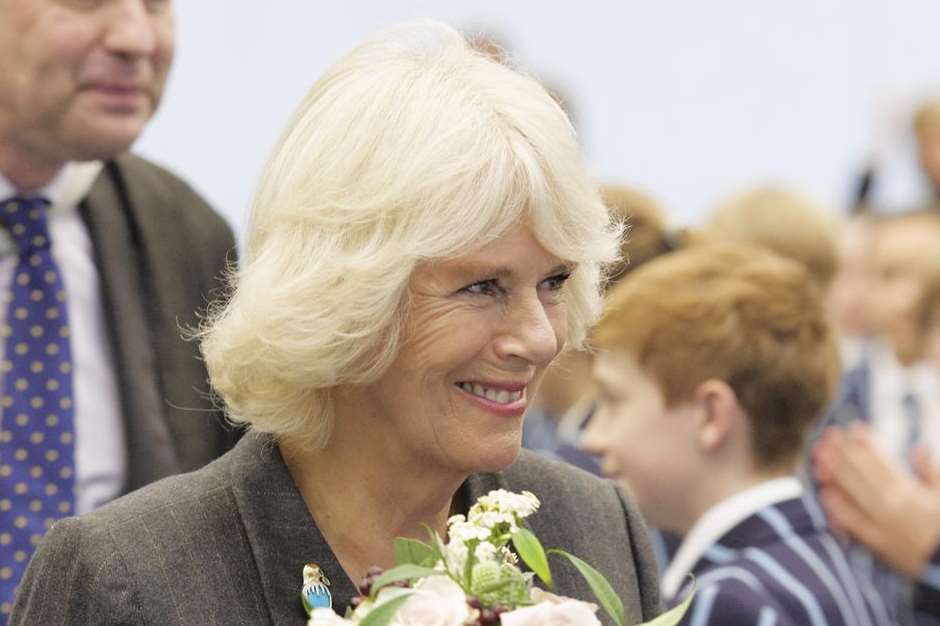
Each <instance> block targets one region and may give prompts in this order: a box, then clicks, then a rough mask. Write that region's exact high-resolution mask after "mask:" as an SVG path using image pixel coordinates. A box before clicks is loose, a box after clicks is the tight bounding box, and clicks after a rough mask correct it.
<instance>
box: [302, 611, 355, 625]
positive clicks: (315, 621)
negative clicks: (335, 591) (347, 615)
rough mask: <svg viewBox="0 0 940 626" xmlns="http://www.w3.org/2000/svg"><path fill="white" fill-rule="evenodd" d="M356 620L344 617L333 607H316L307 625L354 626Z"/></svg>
mask: <svg viewBox="0 0 940 626" xmlns="http://www.w3.org/2000/svg"><path fill="white" fill-rule="evenodd" d="M353 624H355V622H352V621H350V620H348V619H343V618H342V617H340V616H339V615H337V614H336V613H334V612H333V609H314V611H313V613H311V614H310V621H308V622H307V626H352V625H353Z"/></svg>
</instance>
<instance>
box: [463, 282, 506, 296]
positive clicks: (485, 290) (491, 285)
mask: <svg viewBox="0 0 940 626" xmlns="http://www.w3.org/2000/svg"><path fill="white" fill-rule="evenodd" d="M460 291H462V292H464V293H469V294H473V295H475V296H494V295H497V294H499V293H500V288H499V283H498V282H497V280H496V279H495V278H490V279H489V280H481V281H479V282H475V283H473V284H472V285H467V286H466V287H464V288H463V289H461V290H460Z"/></svg>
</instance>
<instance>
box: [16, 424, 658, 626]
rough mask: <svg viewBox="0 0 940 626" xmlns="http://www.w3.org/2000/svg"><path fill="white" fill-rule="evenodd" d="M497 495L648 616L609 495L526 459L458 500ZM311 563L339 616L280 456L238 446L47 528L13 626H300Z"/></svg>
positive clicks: (346, 594)
mask: <svg viewBox="0 0 940 626" xmlns="http://www.w3.org/2000/svg"><path fill="white" fill-rule="evenodd" d="M497 488H505V489H511V490H514V491H520V490H523V489H527V490H529V491H532V492H533V493H535V494H536V495H537V496H538V497H539V498H540V499H541V500H542V508H541V509H540V510H539V512H538V513H536V514H535V515H533V516H532V517H531V518H529V521H530V527H531V529H532V530H533V531H534V532H535V533H536V534H537V535H538V537H539V538H540V539H541V540H542V542H543V544H544V545H545V546H546V547H560V548H564V549H566V550H568V551H570V552H572V553H574V554H576V555H578V556H580V557H581V558H583V559H585V560H587V561H588V562H589V563H591V564H592V565H594V566H595V567H596V568H598V569H599V570H601V571H602V572H603V573H604V574H605V575H606V576H607V578H608V580H609V581H610V582H611V584H612V585H613V587H614V588H615V589H616V590H617V591H618V592H619V593H620V595H621V597H622V598H623V601H624V604H625V606H626V614H627V623H628V624H636V623H639V622H642V621H646V620H648V619H650V618H652V617H654V616H655V615H656V614H658V612H659V591H658V577H657V572H656V569H655V565H654V562H653V558H652V555H651V552H650V548H649V544H648V542H647V538H646V532H645V528H644V526H643V522H642V520H641V519H640V517H639V515H638V514H637V513H636V511H635V510H634V509H633V508H632V507H631V505H630V504H629V502H628V501H627V500H626V499H625V498H624V497H623V496H622V495H621V494H620V492H619V491H618V490H617V489H616V488H614V487H613V486H612V485H611V484H610V483H608V482H605V481H601V480H598V479H596V478H594V477H592V476H590V475H588V474H587V473H584V472H581V471H580V470H577V469H574V468H571V467H569V466H567V465H564V464H561V463H558V462H555V461H550V460H546V459H542V458H540V457H537V456H535V455H533V454H531V453H528V452H525V451H523V452H522V454H521V455H520V457H519V459H518V460H517V461H516V462H515V463H514V464H513V465H512V466H511V467H509V468H508V469H507V470H505V471H504V472H500V473H497V474H479V475H474V476H471V477H470V478H469V479H468V481H467V482H466V483H465V485H464V495H465V497H466V498H467V499H469V500H470V501H472V499H475V498H476V497H478V496H480V495H483V494H485V493H486V492H487V491H489V490H491V489H497ZM336 497H342V494H336ZM311 561H312V562H316V563H318V564H320V566H321V567H322V569H323V570H324V572H325V573H326V574H327V576H328V577H329V578H330V579H331V580H332V591H333V598H334V606H335V607H339V609H338V610H339V611H340V612H341V611H342V610H344V608H345V607H346V606H347V605H348V603H349V601H350V600H351V598H352V597H353V596H354V595H355V593H356V592H355V588H354V585H353V583H352V582H351V581H350V580H349V579H348V578H347V577H346V576H345V574H344V573H343V570H342V569H341V567H340V565H339V563H338V561H337V559H336V557H335V556H334V555H333V553H332V552H331V551H330V548H329V546H328V545H327V543H326V542H325V541H324V539H323V537H322V536H321V535H320V532H319V530H318V529H317V527H316V525H315V524H314V522H313V519H312V518H311V516H310V513H309V511H308V510H307V508H306V505H305V504H304V501H303V499H302V497H301V495H300V493H299V492H298V491H297V488H296V486H295V485H294V482H293V479H292V478H291V475H290V473H289V472H288V470H287V467H286V466H285V464H284V461H283V459H282V458H281V454H280V451H279V449H278V447H277V445H276V444H275V443H274V442H273V441H272V440H271V439H270V438H268V437H265V436H263V435H254V434H252V435H247V436H245V437H244V438H243V439H242V441H241V442H240V443H239V444H238V445H237V446H236V447H235V449H234V450H232V451H231V452H229V453H228V454H226V455H225V456H223V457H222V458H220V459H218V460H217V461H215V462H213V463H212V464H210V465H208V466H206V467H205V468H203V469H201V470H199V471H196V472H193V473H190V474H183V475H180V476H174V477H171V478H166V479H164V480H161V481H159V482H157V483H154V484H152V485H150V486H148V487H145V488H144V489H141V490H139V491H136V492H134V493H132V494H130V495H128V496H125V497H123V498H120V499H118V500H116V501H114V502H113V503H111V504H109V505H107V506H105V507H103V508H102V509H99V510H98V511H95V512H94V513H91V514H88V515H84V516H81V517H76V518H67V519H64V520H62V521H60V522H59V523H57V524H56V525H55V526H54V527H53V529H52V530H51V531H50V532H49V534H48V535H47V536H46V538H45V539H44V541H43V543H42V544H41V545H40V547H39V549H38V550H37V552H36V554H35V556H34V557H33V560H32V561H31V563H30V565H29V568H28V570H27V572H26V576H25V578H24V580H23V583H22V585H21V587H20V591H19V595H18V596H17V599H16V603H15V605H14V608H13V615H12V618H11V622H10V623H11V624H14V625H21V624H29V625H33V624H43V625H52V624H70V625H73V626H77V625H79V624H224V625H226V626H229V625H236V624H279V625H280V624H297V625H301V624H304V623H305V620H306V615H305V614H304V611H303V608H302V606H301V602H300V586H301V570H302V568H303V565H304V564H305V563H307V562H311ZM552 569H553V574H554V577H555V579H556V580H555V583H556V585H555V586H556V588H555V591H556V592H557V593H560V594H563V595H568V596H573V597H576V598H581V599H585V600H590V599H592V596H591V593H590V591H589V589H588V587H587V586H586V584H585V583H584V582H583V581H582V579H581V578H580V576H579V575H578V574H577V572H576V571H575V570H574V569H573V568H572V567H570V566H568V564H567V562H562V561H553V563H552ZM599 617H600V618H601V619H602V621H604V623H605V624H606V625H608V626H609V625H610V622H609V621H606V620H607V617H606V615H600V614H599Z"/></svg>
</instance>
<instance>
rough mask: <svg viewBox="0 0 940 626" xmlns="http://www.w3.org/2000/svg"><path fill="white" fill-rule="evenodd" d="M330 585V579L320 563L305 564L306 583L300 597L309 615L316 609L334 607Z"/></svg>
mask: <svg viewBox="0 0 940 626" xmlns="http://www.w3.org/2000/svg"><path fill="white" fill-rule="evenodd" d="M329 587H330V579H329V578H327V577H326V576H325V575H324V574H323V571H322V570H321V569H320V566H319V565H317V564H316V563H307V564H306V565H304V585H303V587H301V589H300V597H301V599H302V600H303V603H304V610H305V611H307V615H310V614H312V613H313V610H314V609H331V608H333V594H331V593H330V589H329Z"/></svg>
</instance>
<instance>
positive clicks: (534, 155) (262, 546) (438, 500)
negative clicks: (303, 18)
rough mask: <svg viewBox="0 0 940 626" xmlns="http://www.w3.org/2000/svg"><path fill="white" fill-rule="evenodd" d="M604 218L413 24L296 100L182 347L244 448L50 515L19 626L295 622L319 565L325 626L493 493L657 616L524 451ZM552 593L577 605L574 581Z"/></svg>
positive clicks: (519, 107) (636, 579)
mask: <svg viewBox="0 0 940 626" xmlns="http://www.w3.org/2000/svg"><path fill="white" fill-rule="evenodd" d="M618 235H619V232H618V228H617V227H615V226H611V225H610V220H609V218H608V216H607V212H606V210H605V208H604V205H603V203H602V202H601V200H600V198H599V196H598V192H597V189H596V188H595V186H594V184H593V183H592V182H591V179H590V178H589V176H588V175H587V173H586V172H585V169H584V165H583V163H582V159H581V156H580V155H579V151H578V147H577V144H576V142H575V138H574V135H573V132H572V129H571V126H570V124H569V123H568V120H567V119H566V117H565V115H564V113H563V112H562V111H561V109H560V108H559V107H558V105H557V104H556V103H555V102H554V101H553V100H552V98H551V97H550V96H549V95H548V94H547V93H546V92H545V90H544V89H543V88H542V87H540V86H539V85H538V84H537V83H536V82H535V81H533V80H531V79H529V78H526V77H524V76H521V75H520V74H518V73H515V72H513V71H511V70H510V69H508V68H507V67H505V66H503V65H500V64H499V63H496V62H494V61H492V60H490V59H488V58H486V57H485V56H482V55H481V54H479V53H477V52H475V51H473V50H472V49H471V48H470V47H469V46H468V45H467V43H466V42H465V41H464V39H463V38H462V37H461V36H460V35H458V34H457V33H456V32H455V31H453V30H452V29H450V28H449V27H446V26H443V25H441V24H437V23H433V22H418V23H412V24H407V25H404V26H400V27H397V28H393V29H391V30H389V31H386V32H383V33H381V34H379V35H378V36H376V37H374V38H372V39H371V40H369V41H368V42H366V43H365V44H364V45H362V46H361V47H359V48H358V49H356V50H354V51H353V52H351V53H350V54H348V55H347V56H346V57H345V58H343V59H342V60H341V61H340V62H339V63H338V64H337V65H335V66H334V67H333V68H331V69H330V70H329V71H328V72H327V73H326V74H325V75H324V76H323V77H322V78H321V79H320V80H319V82H317V83H316V85H315V86H314V87H313V89H312V90H311V91H310V93H309V94H308V95H307V97H306V98H305V99H304V101H303V102H302V104H301V106H300V108H299V110H298V112H297V113H296V115H295V116H294V118H293V120H292V121H291V122H290V124H289V125H288V128H287V130H286V131H285V133H284V135H283V137H282V139H281V141H280V143H279V145H278V146H277V148H276V149H275V151H274V154H273V156H272V157H271V159H270V161H269V163H268V165H267V168H266V170H265V172H264V176H263V179H262V183H261V186H260V189H259V191H258V193H257V197H256V199H255V202H254V205H253V208H252V211H251V216H250V226H249V233H248V240H247V251H246V252H247V254H246V261H245V263H244V266H243V267H242V268H241V270H240V271H238V272H237V274H236V275H234V276H233V278H232V286H233V292H232V297H231V299H230V301H229V303H228V305H227V306H226V307H225V308H223V309H221V310H219V311H217V312H216V314H215V315H214V317H213V318H212V319H211V320H210V322H209V324H208V325H207V327H206V329H205V331H204V332H203V334H202V337H201V339H202V350H203V354H204V356H205V360H206V364H207V366H208V369H209V372H210V377H211V381H212V384H213V386H214V388H215V390H216V392H217V393H218V395H219V397H220V398H221V399H222V400H224V402H225V404H226V406H227V408H228V412H229V415H230V418H231V419H232V421H234V422H236V423H240V424H244V425H245V426H246V427H247V428H248V430H249V433H248V434H247V435H246V436H245V437H244V438H243V440H242V442H241V443H240V444H239V445H238V447H236V449H235V450H234V451H232V452H231V453H230V454H228V455H226V456H225V457H223V458H222V459H220V460H219V461H217V462H216V463H214V464H212V465H210V466H208V467H207V468H205V469H203V470H201V471H199V472H196V473H193V474H189V475H185V476H182V477H178V478H174V479H170V480H167V481H164V482H161V483H158V484H156V485H154V486H153V487H152V488H148V489H145V490H142V491H139V492H137V493H135V494H132V495H131V496H129V497H127V498H125V499H122V500H120V501H118V502H116V503H114V504H113V505H112V506H110V507H107V508H105V509H102V510H101V511H99V512H97V513H95V514H93V515H91V516H87V517H80V518H76V519H69V520H65V521H63V522H62V523H60V524H58V525H57V526H56V527H55V528H54V529H53V530H52V531H51V533H50V534H49V536H48V538H47V539H46V541H45V542H44V544H43V545H42V546H41V547H40V548H39V550H38V552H37V556H36V558H35V559H34V561H33V562H32V563H31V565H30V568H29V570H28V573H27V576H26V579H25V581H24V583H23V586H22V589H21V591H20V595H19V597H18V600H17V604H16V606H15V608H14V618H13V623H14V624H21V623H29V624H35V623H43V624H52V623H69V624H76V623H86V622H94V623H136V622H144V621H153V622H158V623H164V624H165V623H173V624H192V623H201V624H208V623H225V624H248V623H250V624H262V623H277V624H302V623H304V620H305V614H304V611H303V609H302V608H301V604H300V601H299V596H298V594H299V591H300V586H301V582H302V581H301V572H302V569H303V566H304V564H305V563H308V562H315V563H317V564H318V565H319V566H320V570H321V572H322V574H323V575H324V576H325V577H326V578H327V579H328V580H329V581H330V582H331V585H330V591H331V593H332V596H333V606H334V607H335V608H337V610H338V612H342V611H343V610H344V608H345V606H346V605H347V604H348V603H349V602H350V599H351V597H352V596H353V595H354V594H355V591H354V585H353V582H352V581H358V580H360V579H361V578H362V577H363V575H364V574H365V573H366V571H367V568H369V566H371V565H378V566H382V567H387V566H389V565H391V564H392V561H393V550H392V546H393V544H392V542H393V539H394V538H395V537H398V536H407V537H417V538H423V537H425V531H424V529H423V525H425V524H426V525H428V526H430V527H431V528H432V529H434V530H436V531H438V532H439V533H441V534H443V533H444V532H445V522H446V520H447V518H448V516H450V515H451V514H453V513H455V512H459V511H462V510H464V509H466V507H467V506H468V503H470V502H472V501H473V500H474V499H475V498H476V497H477V496H478V495H481V494H482V493H485V492H487V491H488V490H490V489H492V488H496V487H504V488H507V489H511V490H517V491H518V490H522V489H528V490H530V491H532V492H534V493H535V494H536V495H537V496H538V497H539V498H541V500H542V510H541V512H540V513H539V514H537V515H535V516H533V517H532V518H531V520H532V523H531V526H532V528H533V530H535V531H536V533H537V534H539V535H540V537H541V538H542V539H543V541H544V542H545V543H546V544H547V545H553V546H560V547H564V548H566V549H568V550H570V551H572V552H574V553H577V554H579V555H581V556H582V557H584V558H585V559H587V560H588V561H590V562H591V563H592V564H594V565H595V566H596V567H598V569H600V570H601V571H602V572H603V573H604V574H605V575H606V576H607V577H608V579H609V580H610V581H611V583H612V584H613V585H614V587H615V588H616V589H617V590H618V591H619V593H620V594H621V596H622V598H623V600H624V603H625V605H626V607H627V615H626V617H627V621H628V622H629V623H636V622H639V621H645V620H647V619H649V618H650V617H652V616H653V615H655V614H656V612H657V611H658V606H659V598H658V591H657V581H656V572H655V569H654V566H653V564H652V560H651V556H650V553H649V548H648V544H647V540H646V538H645V535H644V530H643V527H642V523H641V521H640V518H639V517H638V516H637V514H636V513H635V512H634V509H633V508H632V506H631V505H630V504H629V502H628V501H627V500H625V499H624V497H623V495H622V494H621V493H620V492H618V491H617V490H616V489H615V488H614V487H613V486H611V485H610V484H609V483H604V482H601V481H599V480H596V479H594V478H592V477H590V476H588V475H586V474H583V473H581V472H579V471H577V470H574V469H571V468H568V467H566V466H563V465H560V464H556V463H552V462H549V461H544V460H538V459H536V458H535V457H533V456H531V455H528V454H526V453H522V454H520V436H521V428H522V419H523V413H524V411H525V409H526V407H527V405H528V403H529V401H530V399H531V398H532V397H533V395H534V393H535V390H536V388H537V387H538V384H539V381H540V380H541V378H542V375H543V373H544V371H545V368H546V367H547V366H548V364H549V363H550V362H551V361H552V359H553V358H554V357H555V356H556V355H557V354H558V352H559V351H560V350H561V349H562V347H563V346H564V345H565V343H566V342H569V343H573V344H579V343H580V342H581V341H582V340H583V338H584V336H585V333H586V331H587V329H588V326H589V325H590V324H591V323H592V322H593V320H594V318H595V316H596V315H597V313H598V309H599V306H600V301H599V289H598V285H599V281H600V279H601V275H602V268H603V267H604V265H605V264H606V263H608V262H610V261H612V260H614V259H615V258H616V255H617V246H618ZM556 578H557V581H556V591H557V592H559V593H562V594H566V595H571V596H576V597H581V598H589V597H590V592H589V591H588V589H587V588H586V586H585V585H584V583H583V582H582V581H581V580H580V578H579V576H578V575H577V574H576V573H575V572H574V571H573V570H570V569H569V570H564V569H561V570H559V572H558V574H557V576H556Z"/></svg>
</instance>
